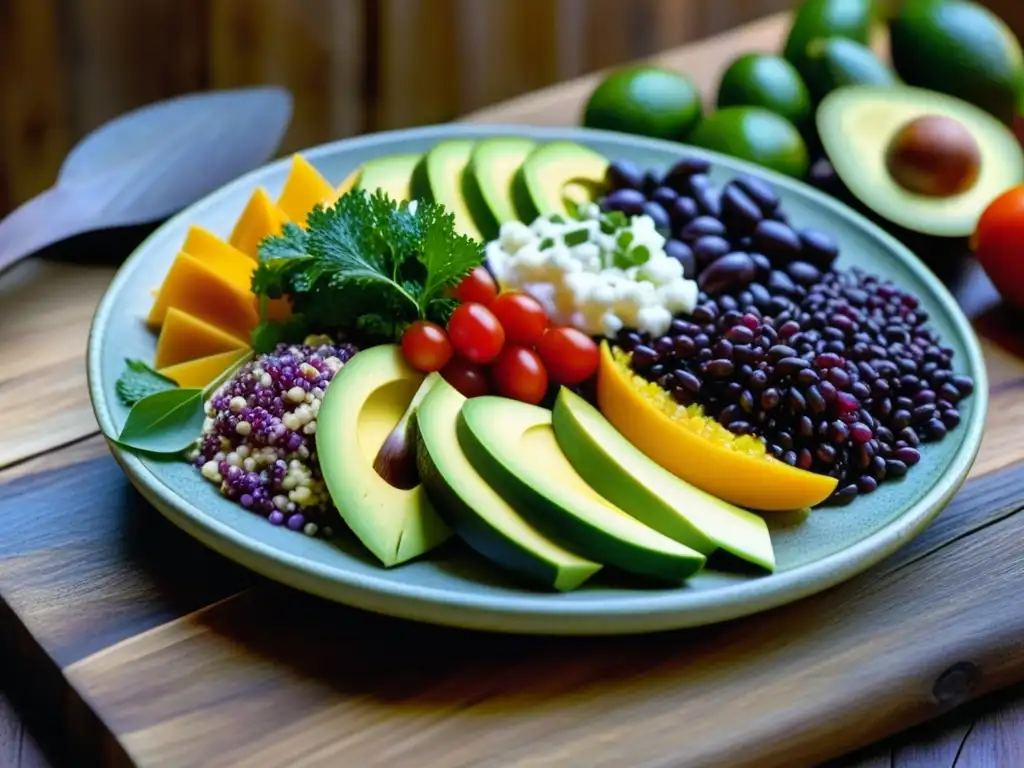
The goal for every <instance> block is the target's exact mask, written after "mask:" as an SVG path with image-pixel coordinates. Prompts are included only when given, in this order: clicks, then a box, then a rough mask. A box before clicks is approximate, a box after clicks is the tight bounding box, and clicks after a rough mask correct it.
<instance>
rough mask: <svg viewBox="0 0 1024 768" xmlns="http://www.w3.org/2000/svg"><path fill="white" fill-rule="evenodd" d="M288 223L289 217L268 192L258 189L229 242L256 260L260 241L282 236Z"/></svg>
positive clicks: (246, 206) (239, 218)
mask: <svg viewBox="0 0 1024 768" xmlns="http://www.w3.org/2000/svg"><path fill="white" fill-rule="evenodd" d="M287 222H288V216H286V215H285V213H284V211H282V210H281V209H280V208H278V207H277V205H276V204H275V203H274V201H273V200H271V199H270V196H269V195H268V194H267V190H265V189H264V188H263V187H256V189H255V191H253V193H252V197H250V198H249V202H248V203H246V204H245V208H244V209H243V210H242V214H241V215H240V216H239V217H238V221H237V222H235V228H234V229H233V230H232V231H231V237H230V238H228V242H229V243H231V245H233V246H234V247H235V248H237V249H238V250H240V251H241V252H242V253H245V254H248V255H249V256H250V257H251V258H253V259H256V258H257V255H258V249H259V244H260V240H262V239H263V238H264V237H266V236H267V235H279V234H281V228H282V227H283V226H284V225H285V224H286V223H287Z"/></svg>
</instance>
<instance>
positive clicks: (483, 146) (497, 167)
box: [463, 136, 537, 240]
mask: <svg viewBox="0 0 1024 768" xmlns="http://www.w3.org/2000/svg"><path fill="white" fill-rule="evenodd" d="M536 146H537V144H536V142H534V141H531V140H530V139H521V138H515V137H504V136H503V137H499V138H494V139H484V140H482V141H478V142H477V143H476V146H475V147H473V152H472V154H471V155H470V157H469V166H468V167H467V169H466V173H465V176H464V177H463V187H464V192H465V195H466V198H467V199H476V200H479V201H480V202H479V207H478V208H476V209H474V210H477V211H479V215H478V216H477V223H478V224H479V225H480V229H481V231H482V232H483V235H484V237H486V238H487V239H488V240H493V239H494V238H496V237H497V236H498V229H499V228H500V227H501V225H502V224H505V223H506V222H509V221H518V220H519V214H518V213H517V212H516V207H515V200H514V196H513V192H512V182H513V179H515V176H516V173H517V172H518V171H519V168H520V166H521V165H522V164H523V161H525V160H526V157H527V156H528V155H529V154H530V152H532V151H533V149H534V148H535V147H536Z"/></svg>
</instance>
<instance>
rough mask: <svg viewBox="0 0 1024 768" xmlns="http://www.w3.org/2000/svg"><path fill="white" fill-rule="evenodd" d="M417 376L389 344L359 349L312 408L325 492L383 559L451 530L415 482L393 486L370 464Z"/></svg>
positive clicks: (413, 553)
mask: <svg viewBox="0 0 1024 768" xmlns="http://www.w3.org/2000/svg"><path fill="white" fill-rule="evenodd" d="M424 378H425V377H424V375H423V374H422V373H420V372H418V371H416V370H414V369H413V368H411V367H410V366H409V365H408V363H406V362H405V358H404V357H403V356H402V351H401V349H400V348H399V347H398V346H397V345H394V344H384V345H380V346H377V347H370V348H369V349H364V350H362V351H361V352H360V353H359V354H358V355H356V356H355V357H353V358H352V360H351V361H350V362H348V363H345V365H344V366H342V368H341V370H340V371H338V373H337V374H336V375H335V377H334V379H333V380H332V381H331V386H330V387H328V388H327V394H325V395H324V399H323V404H322V405H321V407H320V412H319V414H318V415H317V431H316V450H317V454H318V456H319V458H320V467H321V470H322V471H323V475H324V482H325V483H326V485H327V490H328V492H329V493H330V494H331V500H332V501H333V502H334V505H335V506H336V507H337V508H338V512H339V513H340V514H341V517H342V518H343V519H344V521H345V522H346V524H347V525H348V527H349V528H351V529H352V532H353V533H355V535H356V536H357V537H358V538H359V540H360V541H361V542H362V543H363V544H364V545H365V546H366V548H367V549H369V550H370V552H372V553H373V554H374V555H375V556H376V557H377V559H379V560H380V561H381V563H382V564H383V565H385V566H393V565H398V564H400V563H404V562H406V561H408V560H411V559H412V558H414V557H418V556H420V555H422V554H424V553H425V552H429V551H430V550H431V549H433V548H434V547H436V546H438V545H439V544H442V543H443V542H444V541H445V540H447V539H448V538H449V537H450V536H451V535H452V531H451V529H450V528H448V526H447V525H445V523H444V521H443V520H442V519H441V517H440V516H439V515H438V514H437V512H436V511H435V510H434V507H433V505H432V504H431V503H430V499H429V497H428V496H427V492H426V490H425V489H424V488H423V485H422V484H419V485H416V486H415V487H413V488H411V489H408V490H406V489H401V488H397V487H395V486H394V485H391V484H390V483H388V482H387V481H386V480H385V479H384V478H382V477H381V476H380V475H379V474H378V473H377V472H376V470H374V468H373V465H374V460H375V459H376V457H377V454H378V452H379V451H380V448H381V446H382V445H383V444H384V441H385V440H386V439H387V438H388V435H390V434H391V432H392V430H393V429H394V428H395V426H396V425H397V424H398V422H399V420H400V419H401V418H402V416H403V415H404V414H405V412H406V410H407V409H408V406H409V404H410V403H411V402H412V401H413V398H414V397H415V396H416V394H417V392H418V391H419V389H420V386H421V385H422V384H423V381H424Z"/></svg>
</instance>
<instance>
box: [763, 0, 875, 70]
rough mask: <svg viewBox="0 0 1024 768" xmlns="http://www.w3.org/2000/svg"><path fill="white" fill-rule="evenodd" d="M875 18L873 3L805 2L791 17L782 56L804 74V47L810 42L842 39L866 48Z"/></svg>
mask: <svg viewBox="0 0 1024 768" xmlns="http://www.w3.org/2000/svg"><path fill="white" fill-rule="evenodd" d="M875 15H876V9H875V4H874V2H873V0H807V1H806V2H805V3H804V4H803V5H801V6H800V7H799V8H798V9H797V10H796V13H795V15H794V16H793V26H792V27H791V28H790V30H789V37H787V38H786V46H785V48H784V49H783V51H782V55H783V56H785V58H786V59H787V60H788V61H789V62H790V63H792V64H793V66H794V67H796V68H797V70H799V71H800V73H801V74H803V73H804V72H806V71H807V70H806V65H807V46H808V45H810V43H811V41H812V40H814V39H816V38H819V37H845V38H847V39H849V40H854V41H856V42H858V43H860V44H861V45H868V44H869V43H870V42H871V27H872V24H873V23H874V21H875Z"/></svg>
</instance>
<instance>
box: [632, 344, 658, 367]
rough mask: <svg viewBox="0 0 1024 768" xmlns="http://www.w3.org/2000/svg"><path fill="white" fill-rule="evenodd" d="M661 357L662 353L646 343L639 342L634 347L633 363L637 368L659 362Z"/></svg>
mask: <svg viewBox="0 0 1024 768" xmlns="http://www.w3.org/2000/svg"><path fill="white" fill-rule="evenodd" d="M660 358H661V355H659V354H658V353H657V352H656V351H655V350H654V349H652V348H651V347H648V346H647V345H646V344H638V345H637V346H635V347H633V365H634V366H636V367H637V368H648V367H650V366H652V365H654V364H655V363H656V362H658V360H659V359H660Z"/></svg>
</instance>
